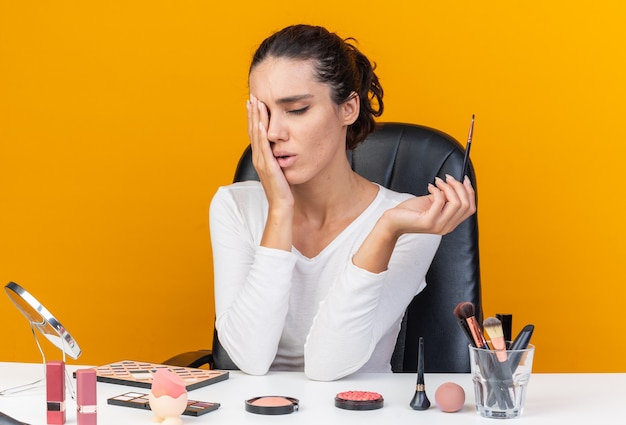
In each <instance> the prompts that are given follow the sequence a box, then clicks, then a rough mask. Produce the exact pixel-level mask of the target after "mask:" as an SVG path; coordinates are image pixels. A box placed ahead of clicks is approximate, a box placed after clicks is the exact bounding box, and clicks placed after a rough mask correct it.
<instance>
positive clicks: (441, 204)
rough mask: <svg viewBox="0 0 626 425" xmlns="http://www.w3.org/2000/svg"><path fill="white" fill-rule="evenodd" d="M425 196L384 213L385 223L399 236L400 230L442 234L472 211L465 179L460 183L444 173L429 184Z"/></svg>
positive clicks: (471, 194)
mask: <svg viewBox="0 0 626 425" xmlns="http://www.w3.org/2000/svg"><path fill="white" fill-rule="evenodd" d="M428 191H429V192H430V194H429V195H425V196H419V197H416V198H412V199H409V200H407V201H404V202H402V203H401V204H399V205H398V206H396V207H395V208H392V209H390V210H388V211H386V212H385V218H386V220H388V223H389V225H390V226H391V228H392V229H394V231H395V232H396V234H397V235H398V236H399V235H401V234H404V233H431V234H437V235H445V234H447V233H450V232H452V231H453V230H454V229H455V228H456V227H457V226H458V225H459V224H461V223H462V222H463V221H464V220H465V219H467V218H468V217H470V216H471V215H472V214H474V213H475V212H476V195H475V192H474V188H473V187H472V184H471V182H470V181H469V179H468V178H465V179H464V181H463V183H461V182H459V181H458V180H456V179H454V178H453V177H452V176H449V175H448V176H446V181H445V182H444V181H443V180H442V179H440V178H436V179H435V185H432V184H429V185H428Z"/></svg>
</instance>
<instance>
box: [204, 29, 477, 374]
mask: <svg viewBox="0 0 626 425" xmlns="http://www.w3.org/2000/svg"><path fill="white" fill-rule="evenodd" d="M249 88H250V99H249V101H248V102H247V109H248V133H249V137H250V142H251V146H252V152H253V164H254V167H255V168H256V170H257V172H258V174H259V177H260V182H243V183H235V184H232V185H230V186H226V187H222V188H220V189H219V190H218V192H217V193H216V195H215V197H214V199H213V201H212V203H211V210H210V226H211V239H212V245H213V256H214V270H215V300H216V327H217V331H218V334H219V339H220V342H221V344H222V345H223V346H224V348H225V349H226V351H227V352H228V354H229V355H230V357H231V359H232V360H233V361H234V362H235V364H236V365H237V366H238V367H239V368H240V369H241V370H242V371H244V372H247V373H250V374H265V373H266V372H267V371H268V370H304V372H305V374H306V375H307V376H308V377H309V378H311V379H315V380H334V379H338V378H341V377H343V376H346V375H348V374H351V373H353V372H356V371H359V370H361V371H375V372H383V371H390V370H391V367H390V359H391V354H392V352H393V349H394V345H395V340H396V338H397V335H398V331H399V329H400V322H401V319H402V316H403V314H404V311H405V309H406V307H407V305H408V303H409V302H410V301H411V300H412V298H413V297H414V296H415V295H416V294H417V293H418V292H420V291H421V290H422V289H423V288H424V286H425V285H426V282H425V279H424V276H425V275H426V272H427V270H428V268H429V265H430V263H431V261H432V258H433V256H434V254H435V251H436V250H437V247H438V245H439V241H440V237H441V236H440V235H443V234H446V233H448V232H450V231H452V230H453V229H454V228H455V227H456V226H457V225H458V224H459V223H461V222H462V221H463V220H465V219H466V218H467V217H469V216H470V215H472V214H473V213H474V212H475V210H476V206H475V195H474V190H473V188H472V186H471V183H470V182H469V179H467V178H465V179H464V181H463V182H459V181H456V180H455V179H454V178H452V177H451V176H447V179H446V181H445V182H444V181H443V180H441V179H437V180H436V181H435V182H434V184H429V186H428V191H429V195H427V196H423V197H415V196H413V195H409V194H400V193H396V192H393V191H390V190H388V189H385V188H383V187H381V186H379V185H377V184H374V183H372V182H370V181H368V180H366V179H364V178H363V177H361V176H359V175H358V174H356V173H355V172H354V171H352V169H351V168H350V165H349V163H348V159H347V155H346V149H353V148H354V147H355V146H357V145H358V144H359V143H360V142H361V141H363V140H364V139H365V137H366V136H367V135H368V134H369V133H370V132H371V131H372V130H373V129H374V126H375V124H374V117H375V116H379V115H380V114H381V113H382V111H383V101H382V97H383V91H382V88H381V86H380V84H379V82H378V78H377V77H376V75H375V73H374V69H373V66H372V65H371V63H370V61H369V60H368V59H367V58H366V57H365V56H364V55H363V54H362V53H361V52H360V51H359V50H358V49H357V48H356V47H355V46H354V45H353V44H351V39H348V40H342V39H341V38H340V37H338V36H337V35H336V34H334V33H330V32H329V31H327V30H326V29H324V28H321V27H313V26H307V25H296V26H291V27H287V28H285V29H283V30H281V31H279V32H277V33H275V34H273V35H272V36H270V37H269V38H267V39H266V40H265V41H264V42H263V43H262V44H261V46H260V47H259V48H258V50H257V51H256V53H255V55H254V57H253V59H252V64H251V67H250V73H249Z"/></svg>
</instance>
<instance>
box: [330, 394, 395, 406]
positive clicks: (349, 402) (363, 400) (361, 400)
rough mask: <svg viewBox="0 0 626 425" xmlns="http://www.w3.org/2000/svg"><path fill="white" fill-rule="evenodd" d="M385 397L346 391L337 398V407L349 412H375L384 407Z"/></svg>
mask: <svg viewBox="0 0 626 425" xmlns="http://www.w3.org/2000/svg"><path fill="white" fill-rule="evenodd" d="M384 402H385V400H384V399H383V396H382V395H380V394H378V393H375V392H372V391H344V392H342V393H339V394H337V395H336V396H335V406H336V407H339V408H340V409H347V410H375V409H380V408H381V407H383V405H384Z"/></svg>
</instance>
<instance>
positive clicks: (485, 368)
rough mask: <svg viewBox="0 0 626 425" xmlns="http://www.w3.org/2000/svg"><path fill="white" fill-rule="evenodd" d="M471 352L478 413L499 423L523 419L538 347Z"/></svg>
mask: <svg viewBox="0 0 626 425" xmlns="http://www.w3.org/2000/svg"><path fill="white" fill-rule="evenodd" d="M469 350H470V363H471V371H472V372H471V374H472V381H473V382H474V394H475V397H476V411H477V413H478V414H480V415H481V416H483V417H485V418H497V419H511V418H516V417H518V416H520V415H521V414H522V411H523V410H524V401H525V399H526V389H527V387H528V381H529V380H530V374H531V371H532V366H533V356H534V353H535V346H534V345H532V344H529V345H528V348H526V349H525V350H506V351H500V352H498V351H495V350H488V349H484V348H476V347H472V346H470V347H469ZM505 354H506V355H505Z"/></svg>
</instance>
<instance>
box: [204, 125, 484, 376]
mask: <svg viewBox="0 0 626 425" xmlns="http://www.w3.org/2000/svg"><path fill="white" fill-rule="evenodd" d="M463 156H464V149H463V147H462V145H461V144H460V143H459V142H458V141H456V140H455V139H454V138H452V137H451V136H449V135H447V134H445V133H442V132H440V131H438V130H434V129H432V128H428V127H424V126H419V125H414V124H402V123H383V124H381V125H380V127H379V128H378V129H377V130H376V131H375V132H374V133H372V134H371V135H370V136H369V137H368V138H367V140H365V141H364V142H363V143H362V144H361V145H359V146H358V147H357V148H356V149H355V150H354V151H349V152H348V157H349V159H350V163H351V164H352V168H353V169H354V170H355V171H356V172H357V173H359V174H360V175H362V176H363V177H365V178H367V179H369V180H371V181H373V182H376V183H378V184H380V185H382V186H385V187H388V188H390V189H392V190H395V191H396V192H405V193H412V194H414V195H417V196H420V195H424V194H426V193H427V185H428V183H429V182H433V181H434V180H435V177H437V176H439V177H441V178H443V179H444V180H445V175H446V174H450V175H452V176H454V177H455V178H460V175H461V173H462V171H461V170H462V168H463ZM468 176H469V177H470V179H471V180H472V183H473V184H474V188H476V179H475V175H474V170H473V167H471V164H470V167H469V170H468ZM234 180H235V181H245V180H258V175H257V173H256V171H255V169H254V167H253V166H252V156H251V151H250V147H249V146H248V148H247V149H246V150H245V152H244V153H243V155H242V157H241V159H240V161H239V164H238V166H237V170H236V172H235V179H234ZM426 281H427V283H428V285H427V286H426V289H424V291H422V292H421V293H420V294H418V295H417V296H416V297H415V298H414V299H413V301H412V302H411V304H410V305H409V307H408V308H407V311H406V314H405V316H404V319H403V322H402V328H401V330H400V334H399V336H398V340H397V342H396V348H395V350H394V354H393V357H392V359H391V366H392V370H393V371H394V372H415V371H416V370H417V347H418V340H419V337H420V336H422V337H424V354H425V356H424V357H425V359H424V366H425V370H426V372H438V373H454V372H469V353H468V348H467V346H468V341H467V338H466V337H465V335H464V334H463V332H462V331H461V330H460V328H459V326H458V320H457V319H456V317H455V316H454V314H453V311H454V308H455V307H456V305H457V304H458V303H460V302H462V301H470V302H472V303H473V304H474V305H475V306H476V317H477V319H478V320H481V319H482V308H481V292H480V267H479V256H478V219H477V215H476V214H474V215H473V216H472V217H470V218H469V219H467V220H466V221H464V222H463V223H462V224H461V225H459V226H458V227H457V228H456V229H455V230H454V231H453V232H452V233H450V234H448V235H445V236H444V237H443V238H442V241H441V245H440V247H439V249H438V251H437V253H436V255H435V258H434V260H433V263H432V265H431V267H430V269H429V271H428V274H427V276H426ZM213 342H214V344H213V357H214V362H215V367H216V368H217V369H234V368H236V367H235V366H234V364H233V363H232V361H231V360H230V359H229V358H228V355H227V354H226V352H225V350H224V349H223V348H222V347H221V346H220V344H219V339H218V336H217V334H214V340H213Z"/></svg>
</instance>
